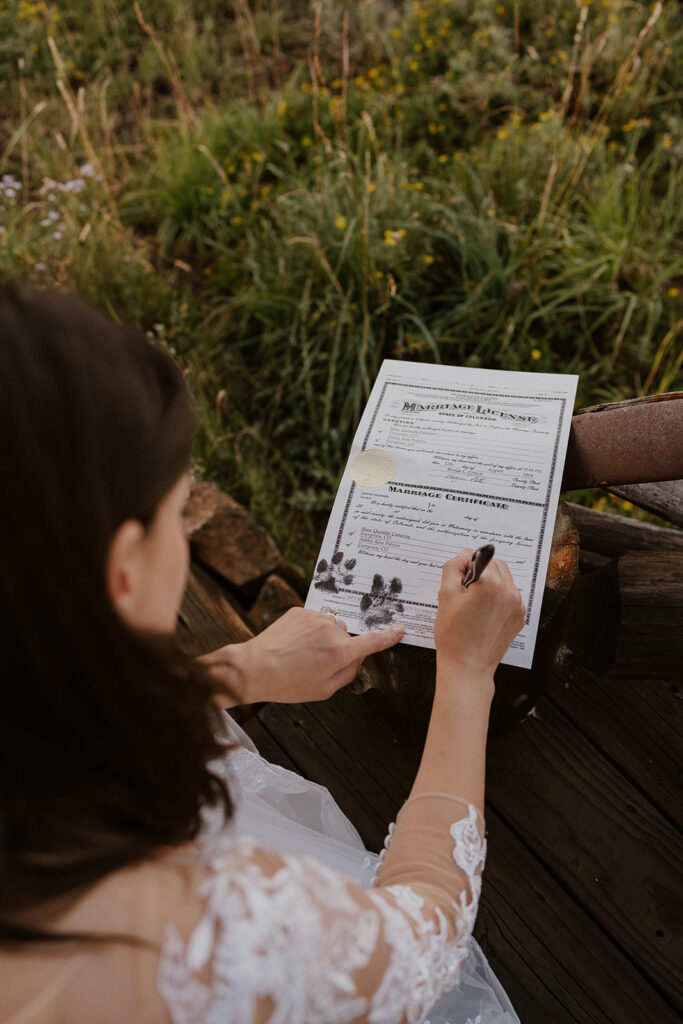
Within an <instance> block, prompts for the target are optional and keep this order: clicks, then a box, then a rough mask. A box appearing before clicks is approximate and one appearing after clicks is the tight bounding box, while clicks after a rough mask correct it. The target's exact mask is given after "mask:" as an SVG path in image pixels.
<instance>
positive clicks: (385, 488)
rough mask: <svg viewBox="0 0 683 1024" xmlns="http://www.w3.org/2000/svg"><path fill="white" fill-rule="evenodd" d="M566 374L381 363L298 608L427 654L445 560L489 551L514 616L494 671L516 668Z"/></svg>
mask: <svg viewBox="0 0 683 1024" xmlns="http://www.w3.org/2000/svg"><path fill="white" fill-rule="evenodd" d="M577 381H578V377H576V376H574V375H570V374H550V373H516V372H511V371H506V370H481V369H473V368H471V367H459V366H442V365H434V364H426V363H413V362H403V361H398V360H394V359H385V360H384V362H383V364H382V367H381V369H380V372H379V375H378V377H377V380H376V382H375V385H374V387H373V389H372V393H371V394H370V398H369V399H368V403H367V405H366V407H365V411H364V412H363V416H362V418H361V421H360V424H359V426H358V430H357V431H356V436H355V438H354V441H353V445H352V447H351V454H350V456H349V460H348V463H347V465H346V469H345V471H344V475H343V477H342V480H341V483H340V485H339V489H338V491H337V495H336V499H335V502H334V507H333V509H332V513H331V515H330V519H329V522H328V525H327V530H326V532H325V537H324V540H323V544H322V548H321V551H320V557H319V560H318V564H317V566H316V569H315V573H314V576H313V580H312V582H311V586H310V589H309V593H308V597H307V599H306V607H307V608H316V609H318V610H319V611H323V612H333V613H334V614H335V615H339V616H340V617H341V618H342V619H343V620H344V621H345V622H346V623H347V625H348V628H349V632H351V633H364V632H367V631H369V630H374V629H382V628H384V627H385V626H387V625H390V624H391V623H392V622H400V623H401V625H403V626H404V627H405V631H406V632H405V637H404V639H403V642H404V643H408V644H414V645H416V646H418V647H432V648H433V647H434V619H435V616H436V610H437V598H438V592H439V586H440V583H441V570H442V567H443V564H444V562H446V561H448V559H449V558H452V557H453V556H454V555H456V554H458V552H459V551H461V550H462V549H463V548H465V547H469V548H472V549H475V548H478V547H480V546H481V545H482V544H494V545H495V548H496V557H497V558H502V559H503V560H504V561H505V562H506V563H507V565H508V566H509V568H510V571H511V572H512V576H513V578H514V581H515V584H516V585H517V587H518V588H519V590H520V591H521V593H522V597H523V599H524V603H525V605H526V608H527V613H526V621H525V625H524V628H523V629H522V631H521V632H520V633H519V634H518V636H517V637H516V638H515V640H514V641H513V642H512V644H511V646H510V647H509V649H508V651H507V654H506V655H505V657H504V658H503V662H504V663H505V664H508V665H518V666H521V667H523V668H529V667H530V666H531V662H532V659H533V653H534V645H535V642H536V632H537V629H538V622H539V616H540V610H541V601H542V598H543V587H544V583H545V577H546V572H547V568H548V559H549V557H550V548H551V544H552V537H553V526H554V523H555V514H556V511H557V504H558V500H559V495H560V484H561V480H562V470H563V466H564V459H565V454H566V449H567V441H568V438H569V429H570V426H571V418H572V411H573V406H574V396H575V394H576V385H577Z"/></svg>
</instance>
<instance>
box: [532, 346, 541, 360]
mask: <svg viewBox="0 0 683 1024" xmlns="http://www.w3.org/2000/svg"><path fill="white" fill-rule="evenodd" d="M542 356H543V353H542V352H541V350H540V348H532V350H531V358H532V359H535V360H538V359H541V357H542Z"/></svg>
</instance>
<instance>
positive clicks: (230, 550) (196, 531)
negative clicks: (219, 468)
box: [183, 482, 282, 587]
mask: <svg viewBox="0 0 683 1024" xmlns="http://www.w3.org/2000/svg"><path fill="white" fill-rule="evenodd" d="M183 519H184V522H185V529H186V531H187V534H188V537H189V538H190V541H191V544H192V548H193V550H194V553H195V555H196V556H197V558H198V559H199V560H200V561H201V562H203V563H204V565H207V566H209V567H210V568H211V569H213V570H214V571H215V572H217V573H219V574H220V575H221V576H222V577H223V578H224V579H226V580H227V581H228V582H229V583H232V584H233V586H235V587H244V586H247V585H248V584H251V583H254V582H255V581H257V580H259V579H261V578H262V577H263V576H266V575H268V573H272V572H273V570H274V569H277V567H278V566H279V565H280V563H281V562H282V555H281V554H280V551H279V549H278V547H277V545H276V544H275V541H274V540H273V539H272V537H271V536H270V535H269V534H268V533H266V531H265V530H264V529H263V527H261V526H259V525H258V523H256V522H255V521H254V520H253V519H252V518H251V516H250V515H249V513H248V512H247V511H246V509H244V508H243V507H242V506H241V505H240V504H239V503H238V502H236V501H234V500H233V499H232V498H230V497H228V495H227V494H224V493H223V492H222V491H221V490H219V488H218V487H215V486H214V485H213V484H210V483H206V482H201V483H199V484H198V485H197V486H196V487H195V488H194V490H193V491H192V494H191V495H190V498H189V500H188V502H187V505H186V507H185V510H184V512H183Z"/></svg>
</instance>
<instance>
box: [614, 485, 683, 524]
mask: <svg viewBox="0 0 683 1024" xmlns="http://www.w3.org/2000/svg"><path fill="white" fill-rule="evenodd" d="M609 490H610V491H611V492H612V494H616V495H617V497H619V498H624V500H625V501H630V502H632V503H633V504H634V505H637V506H638V507H639V508H644V509H645V510H646V511H647V512H652V514H653V515H655V516H660V517H661V518H662V519H668V520H669V522H670V523H675V524H676V526H683V480H666V481H664V482H660V483H655V484H626V485H624V486H623V487H610V488H609Z"/></svg>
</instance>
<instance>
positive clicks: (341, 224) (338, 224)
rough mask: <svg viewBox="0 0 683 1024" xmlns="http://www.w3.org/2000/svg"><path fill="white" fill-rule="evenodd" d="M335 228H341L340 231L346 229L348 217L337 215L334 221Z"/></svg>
mask: <svg viewBox="0 0 683 1024" xmlns="http://www.w3.org/2000/svg"><path fill="white" fill-rule="evenodd" d="M334 226H335V228H339V230H340V231H344V229H345V228H346V217H337V219H336V220H335V222H334Z"/></svg>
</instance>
